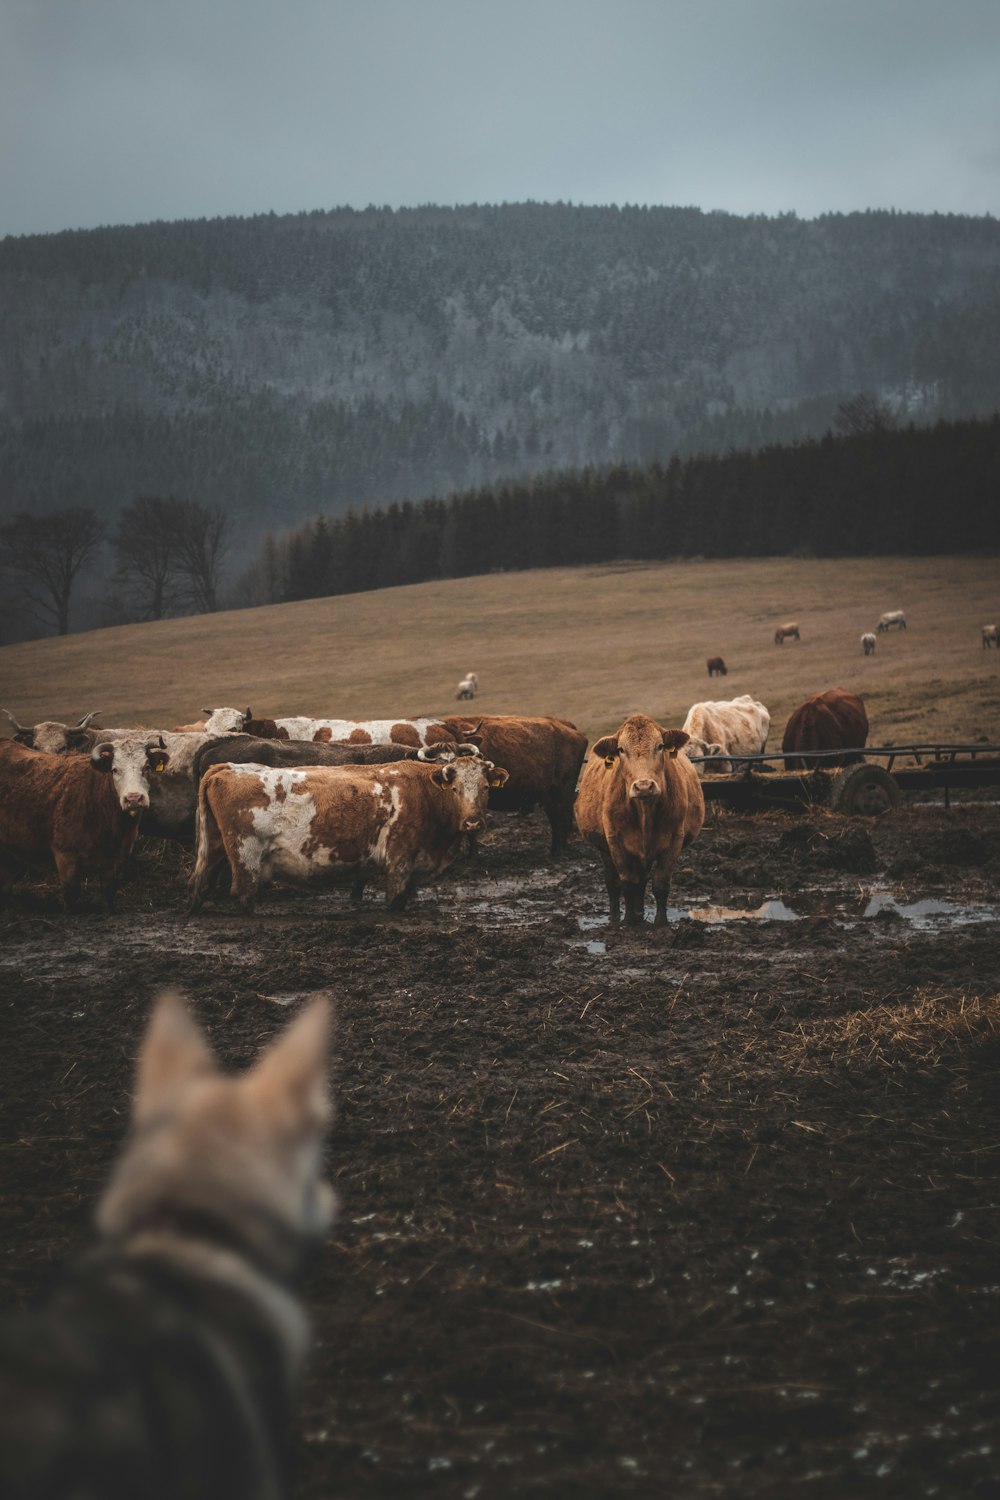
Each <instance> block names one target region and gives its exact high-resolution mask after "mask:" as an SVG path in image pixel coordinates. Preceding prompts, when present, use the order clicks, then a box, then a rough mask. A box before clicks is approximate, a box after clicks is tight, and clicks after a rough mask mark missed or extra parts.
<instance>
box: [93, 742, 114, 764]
mask: <svg viewBox="0 0 1000 1500" xmlns="http://www.w3.org/2000/svg"><path fill="white" fill-rule="evenodd" d="M114 759H115V747H114V745H109V744H108V742H107V741H106V740H105V742H104V744H103V745H95V746H94V748H93V750H91V752H90V763H91V765H92V766H94V767H95V768H96V769H97V770H98V771H110V770H111V767H112V765H113V764H114Z"/></svg>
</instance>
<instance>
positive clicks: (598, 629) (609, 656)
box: [0, 558, 1000, 747]
mask: <svg viewBox="0 0 1000 1500" xmlns="http://www.w3.org/2000/svg"><path fill="white" fill-rule="evenodd" d="M997 582H998V580H997V563H996V560H995V559H992V558H990V559H979V558H877V559H874V558H870V559H844V560H823V561H819V560H811V559H810V560H798V559H790V558H776V559H766V560H763V561H727V562H701V561H695V562H683V563H655V564H649V565H645V564H641V563H628V564H617V565H610V566H607V567H601V568H577V569H573V568H559V569H553V570H551V571H546V572H526V573H502V574H492V575H490V576H488V577H485V578H466V579H455V580H450V581H448V582H444V583H426V584H417V585H413V586H410V587H406V588H397V589H386V590H383V591H381V592H378V593H370V594H355V595H348V596H343V597H340V598H335V599H316V600H306V601H303V602H301V603H296V604H285V605H273V606H270V607H268V608H262V609H253V610H243V611H236V612H232V613H228V614H219V615H203V616H198V617H195V618H190V619H183V620H164V621H159V622H157V623H153V624H148V625H131V626H120V627H116V628H114V629H109V630H98V631H91V632H88V633H87V634H83V635H75V636H69V637H67V638H65V639H62V640H59V639H49V640H43V641H31V642H28V643H25V644H22V645H17V646H7V647H4V648H3V649H2V650H0V706H3V707H7V708H10V709H11V710H12V711H13V712H14V713H15V714H16V716H17V717H18V719H20V720H21V722H22V723H32V722H35V721H36V720H38V719H43V718H56V719H66V720H69V719H73V718H76V717H79V716H80V715H81V714H83V713H85V712H88V711H89V710H90V709H92V708H99V709H100V710H101V722H102V723H104V724H105V725H113V724H122V723H141V724H149V725H159V726H161V727H169V726H170V725H173V724H178V723H184V722H187V721H189V720H191V719H193V718H196V717H197V716H198V713H199V711H200V710H201V708H202V707H204V706H215V705H218V704H231V705H235V706H239V707H244V708H245V707H246V706H247V705H248V704H249V705H250V706H252V708H253V710H254V712H255V713H257V714H273V715H280V714H289V713H312V714H317V715H330V716H334V715H335V716H343V717H369V716H370V717H382V716H388V715H397V714H398V715H412V714H418V713H444V712H449V711H453V710H456V709H458V708H459V707H460V706H459V705H456V703H455V698H454V692H455V684H456V683H457V681H458V679H459V677H461V676H463V675H464V673H465V672H466V671H468V670H470V669H471V670H475V671H476V672H477V673H478V674H479V680H480V684H481V690H480V696H479V697H478V698H477V700H476V702H475V705H474V707H475V709H476V710H479V711H482V712H484V713H528V714H533V713H555V714H560V715H562V716H564V717H567V718H570V719H573V720H574V721H575V722H576V723H577V724H579V725H580V727H581V728H582V729H584V730H585V731H586V733H587V734H588V735H590V736H592V737H593V736H596V735H597V734H600V733H604V732H605V731H607V730H608V729H612V728H615V727H617V725H618V724H619V723H621V721H622V719H623V718H624V717H625V716H626V715H627V714H628V713H629V712H631V711H633V710H635V709H642V710H644V711H645V712H648V713H651V714H653V715H655V716H657V717H659V718H660V719H661V720H662V721H664V722H666V723H670V724H679V723H680V722H681V720H682V719H683V718H684V715H685V713H686V711H687V709H688V707H689V706H690V704H691V703H693V702H697V701H698V700H699V699H704V698H729V697H734V696H736V695H737V694H739V693H747V692H749V693H752V694H753V695H754V696H755V697H757V698H759V699H761V700H762V701H763V702H764V703H766V704H767V706H768V708H769V709H770V710H771V716H772V721H773V724H774V730H773V731H772V747H773V744H774V742H775V740H780V733H781V729H782V728H783V726H784V723H785V721H786V719H787V717H788V715H789V713H790V712H791V711H792V709H793V708H794V707H795V706H796V705H797V704H798V703H800V702H801V701H802V700H803V699H804V698H806V697H808V696H809V694H810V693H814V692H817V691H819V690H821V689H823V688H827V687H833V686H841V687H847V688H851V689H853V690H855V691H856V692H859V693H860V694H861V695H862V697H863V698H864V699H865V701H866V703H867V705H868V711H869V718H870V720H871V725H872V731H871V736H870V738H871V742H872V743H873V744H875V743H880V742H885V741H893V740H895V741H897V742H901V741H903V740H909V739H911V738H912V739H939V740H971V739H975V738H977V737H979V736H981V735H986V736H988V737H989V738H990V739H992V740H1000V651H991V652H987V651H984V650H982V648H981V644H980V627H981V626H982V625H983V624H984V623H992V622H993V621H995V620H996V619H997V617H998V615H1000V589H998V586H997ZM897 608H903V609H905V610H906V611H907V614H908V616H909V621H910V628H909V630H908V631H907V632H905V633H897V632H893V633H892V634H890V635H887V636H880V637H879V644H878V649H877V652H876V654H875V656H874V657H870V658H867V659H866V658H865V657H864V656H863V655H862V652H861V646H860V636H861V633H862V631H864V630H871V629H874V627H875V623H876V621H877V620H878V616H879V615H880V613H881V612H882V611H883V610H886V609H897ZM788 619H797V620H798V621H799V623H800V625H801V627H802V642H801V644H796V643H795V642H794V641H792V642H789V643H787V644H786V645H784V646H782V647H776V646H775V645H774V644H773V635H774V627H775V625H776V624H779V623H781V622H783V621H785V620H788ZM715 654H720V655H722V656H723V657H724V658H725V660H726V663H727V665H728V667H729V675H728V677H726V678H724V679H714V680H712V681H711V682H710V681H709V679H708V676H707V673H706V667H705V659H706V657H707V656H710V655H715Z"/></svg>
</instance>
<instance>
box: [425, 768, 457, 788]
mask: <svg viewBox="0 0 1000 1500" xmlns="http://www.w3.org/2000/svg"><path fill="white" fill-rule="evenodd" d="M456 774H457V773H456V771H455V767H454V765H447V766H439V767H438V769H437V770H436V771H432V772H431V780H432V781H436V782H437V784H438V786H451V784H452V782H453V781H454V780H455V776H456Z"/></svg>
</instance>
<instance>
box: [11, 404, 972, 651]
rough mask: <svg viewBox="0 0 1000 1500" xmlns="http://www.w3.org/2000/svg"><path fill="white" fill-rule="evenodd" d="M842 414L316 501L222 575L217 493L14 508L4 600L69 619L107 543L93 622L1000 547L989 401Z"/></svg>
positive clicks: (61, 626)
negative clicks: (527, 475) (716, 560)
mask: <svg viewBox="0 0 1000 1500" xmlns="http://www.w3.org/2000/svg"><path fill="white" fill-rule="evenodd" d="M837 427H838V430H837V431H836V432H830V433H828V434H827V435H826V436H825V437H823V438H820V439H815V440H807V441H803V442H799V443H796V444H791V445H784V446H777V445H775V446H770V447H764V448H759V449H756V450H746V451H743V452H735V451H734V452H731V453H729V454H727V455H726V456H725V457H721V458H720V457H705V456H703V457H696V458H687V459H682V458H680V457H675V458H673V459H672V460H671V461H670V462H669V463H667V464H665V465H663V464H656V463H654V464H648V465H638V464H634V465H629V464H616V465H613V466H610V467H608V468H605V469H595V468H586V469H582V470H577V471H572V472H569V471H567V472H561V473H554V474H550V475H547V476H545V477H542V478H538V479H534V480H530V481H525V482H524V483H510V484H504V485H500V486H495V487H492V488H484V489H478V490H470V491H465V492H461V493H458V494H454V495H452V496H450V497H446V498H431V499H429V500H426V501H424V502H422V503H419V504H413V503H410V502H408V501H407V502H403V503H402V504H392V505H389V506H387V507H384V508H381V509H373V510H368V509H365V510H360V511H358V510H349V511H348V512H347V514H346V515H341V516H329V515H318V516H316V517H315V518H314V519H312V520H310V521H308V522H306V523H304V524H303V525H300V526H296V527H294V528H292V529H289V530H286V531H284V532H282V533H278V534H275V533H269V534H268V535H266V536H265V538H264V541H263V544H262V545H261V548H260V551H259V553H258V555H257V557H256V558H255V559H254V561H253V562H252V563H251V564H250V566H249V567H246V568H244V570H243V571H242V573H240V574H238V575H236V576H232V575H230V576H229V577H228V578H227V577H226V575H225V571H224V569H225V563H226V559H227V555H228V553H229V549H230V547H231V544H232V541H233V537H234V533H235V525H234V522H233V518H232V516H231V514H230V513H229V512H228V511H227V510H226V509H225V508H224V507H222V506H221V505H218V504H215V505H213V504H205V503H202V502H199V501H196V500H193V499H190V498H181V499H178V498H173V497H165V498H158V497H150V496H145V497H140V498H139V499H137V500H135V501H133V502H132V503H131V504H130V505H128V506H126V507H125V508H124V509H123V510H122V511H121V513H120V515H119V518H118V523H117V527H116V528H115V529H114V531H113V533H112V534H111V535H108V534H107V533H106V531H105V528H104V526H103V524H102V522H101V521H100V519H99V518H98V516H97V515H96V513H95V512H94V511H93V510H92V509H90V508H88V507H86V506H76V507H70V508H67V509H65V510H63V511H58V512H55V513H53V514H51V515H48V516H40V517H39V516H31V515H28V514H26V513H22V514H20V515H17V516H15V517H14V518H13V520H11V521H9V522H6V523H5V524H3V525H0V567H3V568H5V569H6V570H7V573H8V575H9V577H8V586H7V589H6V591H5V592H6V599H7V606H6V608H7V613H8V615H10V614H12V613H15V612H27V613H28V614H29V616H30V617H31V618H32V619H33V620H34V621H35V622H36V623H37V625H38V626H39V627H40V628H42V629H48V630H55V631H57V632H58V633H59V634H65V633H66V632H67V630H68V629H69V607H70V599H71V596H72V593H73V590H74V588H75V586H76V584H77V580H78V578H79V576H80V575H81V573H82V572H83V571H84V570H85V569H86V568H88V567H91V568H93V567H94V566H95V564H96V560H97V558H98V556H99V554H100V552H101V549H102V547H104V545H105V544H106V543H110V548H111V554H112V557H113V566H112V570H111V572H110V575H109V576H108V577H107V579H106V582H105V585H104V587H103V595H104V599H105V603H104V609H103V614H102V616H101V623H104V624H112V623H115V624H117V623H126V622H129V621H139V620H158V619H162V618H164V617H165V616H168V615H177V614H204V613H211V612H212V611H214V610H216V609H218V608H240V607H246V606H252V605H259V604H277V603H283V602H286V601H290V600H295V599H308V598H318V597H322V596H324V595H330V594H345V593H358V592H363V591H366V590H370V589H379V588H392V587H394V586H397V585H400V584H409V583H423V582H427V581H430V580H434V579H441V578H457V577H463V576H470V575H474V574H477V573H491V572H499V571H505V570H508V569H525V568H553V567H571V566H576V565H581V564H597V563H607V562H614V561H617V560H624V559H637V558H640V559H641V558H650V559H657V560H660V559H668V558H685V557H770V556H788V555H796V554H797V555H803V556H806V555H811V556H818V557H831V556H845V557H858V556H871V555H875V556H878V555H890V554H893V553H898V554H903V555H921V554H923V555H934V554H938V555H947V554H955V553H963V552H980V553H981V552H984V551H985V552H991V553H992V552H995V551H996V550H997V549H998V543H1000V524H998V505H997V496H998V494H1000V414H997V415H994V416H993V417H992V418H990V419H989V420H987V421H966V422H940V423H938V424H937V425H936V426H934V427H931V428H918V427H912V426H911V427H907V428H903V429H899V428H897V427H896V426H895V425H894V420H893V417H892V413H891V412H890V411H889V409H888V408H887V407H885V406H884V405H883V404H881V403H880V402H878V401H877V400H876V399H875V398H873V397H871V396H870V395H866V394H861V395H859V396H857V397H855V398H854V399H853V400H852V401H849V402H845V403H843V404H842V406H841V407H840V409H839V412H838V417H837ZM21 633H22V634H23V631H22V632H21Z"/></svg>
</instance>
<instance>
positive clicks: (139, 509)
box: [115, 496, 181, 620]
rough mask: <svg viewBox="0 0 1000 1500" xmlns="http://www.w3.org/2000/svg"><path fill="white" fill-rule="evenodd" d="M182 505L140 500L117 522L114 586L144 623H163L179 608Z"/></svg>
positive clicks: (147, 499) (172, 502)
mask: <svg viewBox="0 0 1000 1500" xmlns="http://www.w3.org/2000/svg"><path fill="white" fill-rule="evenodd" d="M180 503H181V502H179V501H177V500H158V499H156V498H154V497H146V496H140V498H139V499H138V500H134V501H133V502H132V504H131V505H127V506H126V507H125V509H124V510H123V511H122V513H121V515H120V517H119V519H118V531H117V533H116V535H115V555H116V556H117V559H118V570H117V572H116V574H115V583H116V585H117V586H118V587H120V588H121V589H122V591H123V592H124V593H125V594H126V595H127V596H128V598H129V603H130V604H131V605H132V606H133V607H134V609H135V610H136V611H137V612H138V615H139V618H140V619H142V620H162V619H163V617H164V615H168V614H170V613H171V612H172V611H173V609H174V608H175V606H176V604H177V598H178V593H179V583H178V578H177V569H178V565H179V555H178V526H177V517H176V515H175V511H176V509H177V506H178V505H179V504H180Z"/></svg>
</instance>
